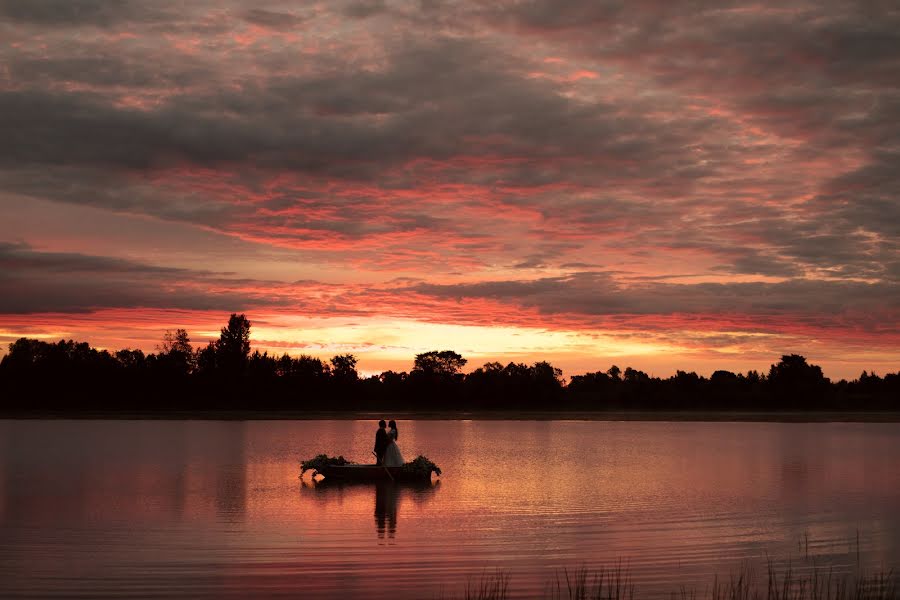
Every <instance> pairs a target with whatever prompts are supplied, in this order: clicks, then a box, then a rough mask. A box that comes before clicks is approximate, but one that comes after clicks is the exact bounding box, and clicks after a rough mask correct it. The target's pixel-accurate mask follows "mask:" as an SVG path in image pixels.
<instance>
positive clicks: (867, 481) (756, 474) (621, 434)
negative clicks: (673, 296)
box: [0, 420, 900, 600]
mask: <svg viewBox="0 0 900 600" xmlns="http://www.w3.org/2000/svg"><path fill="white" fill-rule="evenodd" d="M376 428H377V426H376V424H375V422H374V421H371V420H364V421H353V420H329V421H248V422H240V421H0V597H3V598H18V597H75V596H80V597H92V598H96V597H101V596H107V597H110V596H111V597H124V596H129V597H172V598H183V597H193V598H201V597H205V598H226V597H253V596H261V595H265V596H278V595H283V596H286V597H296V598H328V597H353V596H355V597H360V598H391V599H393V600H396V599H400V598H433V597H437V596H439V595H440V594H441V593H444V594H448V595H453V594H457V595H458V594H460V593H461V592H462V591H463V590H464V588H465V585H466V582H467V581H469V580H472V579H473V578H474V579H475V580H477V578H479V577H480V576H481V575H482V573H492V572H494V570H495V569H497V568H500V569H503V570H505V571H506V572H508V573H509V575H510V577H511V580H510V589H511V592H512V593H513V595H514V596H529V595H533V594H536V593H539V592H540V591H541V590H543V589H544V586H545V585H546V583H547V582H548V581H549V580H551V579H552V578H553V577H554V574H555V573H556V572H557V571H558V570H559V569H562V568H568V569H570V570H571V569H572V568H577V567H578V566H581V565H584V566H587V567H589V568H594V567H600V566H605V567H615V566H616V565H617V564H621V565H622V566H623V568H625V569H627V570H628V572H629V573H630V574H631V578H632V580H633V582H634V584H635V586H636V590H637V595H638V597H645V596H651V597H652V596H658V597H668V594H669V592H673V591H678V590H679V589H680V588H681V586H686V587H687V588H688V589H691V588H695V589H697V591H698V592H702V591H703V589H704V588H706V587H708V586H709V585H710V584H711V583H712V578H713V575H714V574H718V575H719V576H720V577H727V576H728V575H729V574H730V573H734V572H737V570H739V569H740V568H741V567H742V565H748V564H749V565H752V566H753V568H754V569H755V570H756V571H757V572H759V573H762V572H763V571H764V570H765V564H766V560H767V557H768V558H769V559H771V560H773V561H775V562H776V564H777V565H779V566H780V565H784V564H786V562H787V561H788V560H790V561H791V563H792V564H793V565H794V567H795V568H796V569H801V570H802V569H808V568H811V565H812V564H813V563H815V564H816V565H819V566H820V567H832V568H833V569H834V570H836V571H838V572H849V571H852V570H854V569H856V568H857V567H860V568H862V569H863V570H867V571H874V570H882V569H885V570H887V569H890V568H893V567H900V510H898V509H900V424H897V423H882V424H879V423H810V424H805V423H702V422H677V423H675V422H605V421H487V420H473V421H459V420H451V421H437V420H428V421H400V422H399V431H400V439H399V444H400V447H401V449H402V451H403V453H404V456H405V457H406V458H407V459H411V458H414V457H415V456H416V455H418V454H425V455H427V456H428V457H429V458H431V459H432V460H434V461H435V462H436V463H437V464H438V465H439V466H440V467H441V468H442V469H443V471H444V475H443V476H442V477H441V478H440V480H439V482H438V483H436V484H434V485H432V486H426V487H422V486H420V487H395V486H385V485H381V486H376V485H352V486H335V485H325V484H316V483H315V482H312V481H310V480H309V475H308V474H307V476H306V477H305V478H304V480H301V479H299V478H298V475H299V461H300V460H301V459H303V458H309V457H312V456H314V455H315V454H319V453H322V452H327V453H328V454H343V455H344V456H345V457H346V458H348V459H350V460H354V461H359V462H370V461H371V460H372V459H371V448H372V444H373V439H374V434H375V430H376Z"/></svg>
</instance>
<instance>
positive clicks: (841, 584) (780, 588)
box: [441, 562, 900, 600]
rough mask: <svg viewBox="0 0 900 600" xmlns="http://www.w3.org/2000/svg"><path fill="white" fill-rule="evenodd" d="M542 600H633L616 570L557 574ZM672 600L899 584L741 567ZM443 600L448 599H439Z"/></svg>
mask: <svg viewBox="0 0 900 600" xmlns="http://www.w3.org/2000/svg"><path fill="white" fill-rule="evenodd" d="M509 582H510V575H509V573H507V572H506V571H502V570H498V571H497V572H496V573H493V574H487V573H485V574H483V575H482V576H481V578H480V579H479V580H478V581H477V582H472V581H470V582H469V584H468V585H467V586H466V591H465V595H464V596H462V598H464V599H465V600H508V599H510V598H512V596H510V593H509ZM541 597H542V598H546V599H548V600H635V598H637V599H638V600H639V599H640V598H641V597H642V596H641V594H640V593H639V592H637V591H636V589H635V585H634V583H633V582H632V580H631V576H630V575H629V573H628V571H627V569H623V568H622V566H621V564H620V565H619V566H618V567H617V568H614V569H602V568H601V569H598V570H594V571H591V570H589V569H587V568H585V567H578V568H575V569H573V570H571V571H570V570H569V569H563V570H562V572H557V574H556V577H555V579H554V581H552V582H550V583H549V584H548V585H547V586H546V587H545V593H544V595H543V596H541ZM670 597H671V598H672V600H900V583H898V578H897V576H896V575H895V574H894V572H893V571H887V572H880V573H876V574H874V575H863V574H858V575H843V574H835V573H834V572H833V570H832V569H828V570H827V571H824V570H823V569H819V568H813V569H812V570H811V571H810V572H809V573H808V574H802V575H801V574H797V573H795V572H794V570H793V569H792V568H791V567H790V565H789V566H788V567H787V568H786V569H785V570H784V572H783V573H781V574H779V573H778V572H777V570H776V569H775V567H774V565H773V564H772V563H771V562H769V565H768V568H767V576H766V578H765V581H764V582H763V584H762V585H760V584H759V582H758V581H757V579H756V578H755V577H754V573H753V570H752V569H751V568H750V567H748V566H745V567H744V568H742V569H741V570H740V571H739V572H738V573H737V574H736V575H732V576H731V577H729V578H728V580H727V581H722V580H720V579H719V577H718V576H716V577H715V579H714V580H713V582H712V586H711V587H709V588H707V589H705V590H704V591H703V592H702V593H697V591H696V590H695V589H687V588H681V589H679V590H673V591H672V592H671V594H670ZM441 598H444V599H446V600H450V599H452V598H455V597H454V596H441Z"/></svg>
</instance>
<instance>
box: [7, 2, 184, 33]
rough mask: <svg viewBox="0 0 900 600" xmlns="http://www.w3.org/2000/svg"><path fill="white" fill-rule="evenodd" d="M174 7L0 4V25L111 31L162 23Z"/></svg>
mask: <svg viewBox="0 0 900 600" xmlns="http://www.w3.org/2000/svg"><path fill="white" fill-rule="evenodd" d="M164 5H167V6H168V8H169V9H170V10H171V9H172V8H173V7H174V5H172V4H170V3H168V2H141V1H139V0H116V1H115V2H107V1H105V0H36V1H34V2H20V1H19V0H0V22H2V21H3V20H9V21H11V22H13V23H20V24H29V25H41V26H51V27H66V28H71V27H77V26H81V25H95V26H98V27H111V26H113V25H119V24H122V23H132V22H133V23H138V24H144V25H145V24H147V23H152V22H157V21H161V20H166V19H167V18H169V17H170V16H171V13H169V12H168V11H166V10H165V9H164V8H163V6H164Z"/></svg>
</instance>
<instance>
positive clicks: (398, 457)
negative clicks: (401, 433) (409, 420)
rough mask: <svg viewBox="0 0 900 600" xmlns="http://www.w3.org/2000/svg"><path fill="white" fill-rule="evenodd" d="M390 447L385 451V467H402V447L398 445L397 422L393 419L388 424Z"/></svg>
mask: <svg viewBox="0 0 900 600" xmlns="http://www.w3.org/2000/svg"><path fill="white" fill-rule="evenodd" d="M388 426H389V427H390V430H388V440H389V442H388V447H387V449H386V450H385V451H384V466H386V467H402V466H403V455H402V454H400V446H398V445H397V422H396V421H394V420H393V419H391V420H390V422H389V423H388Z"/></svg>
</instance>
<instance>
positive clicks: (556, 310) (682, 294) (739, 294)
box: [409, 272, 900, 333]
mask: <svg viewBox="0 0 900 600" xmlns="http://www.w3.org/2000/svg"><path fill="white" fill-rule="evenodd" d="M409 290H410V291H415V292H417V293H420V294H423V295H426V296H433V297H436V298H443V299H456V300H464V299H479V298H480V299H491V300H496V301H499V302H502V303H506V304H510V305H512V306H519V307H526V308H535V309H538V310H539V311H540V312H541V313H543V314H547V315H569V316H572V317H575V316H583V317H607V316H613V317H615V316H619V315H691V314H693V315H698V316H702V317H703V318H704V320H705V321H706V322H709V321H713V322H714V320H715V318H716V316H717V315H718V316H719V317H720V318H721V319H722V325H724V326H725V327H727V326H728V325H729V324H730V323H731V322H732V321H733V319H734V317H738V318H739V319H741V320H745V319H750V320H754V319H756V320H758V321H757V323H758V324H759V325H760V326H761V327H765V326H766V325H768V326H772V325H777V324H782V325H784V324H785V322H786V320H790V319H796V320H797V321H796V323H797V324H801V323H802V324H808V325H813V324H814V325H816V326H817V327H823V328H832V327H838V328H842V327H847V326H853V327H859V328H861V329H864V330H867V331H876V330H877V331H880V332H886V331H890V332H892V333H900V328H898V327H897V322H898V321H897V317H898V315H900V300H898V299H900V285H897V284H895V283H891V284H888V283H882V284H866V283H856V282H845V281H826V280H820V281H809V280H795V281H786V282H782V283H762V282H749V283H726V284H723V283H669V282H643V283H633V284H623V283H620V282H618V281H617V280H616V279H615V278H614V277H612V276H611V275H609V274H608V273H593V272H582V273H576V274H573V275H570V276H565V277H546V278H540V279H537V280H508V281H486V282H479V283H471V284H453V285H441V284H431V283H420V284H416V285H413V286H410V287H409ZM641 325H642V326H643V325H644V323H643V322H642V323H641Z"/></svg>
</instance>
